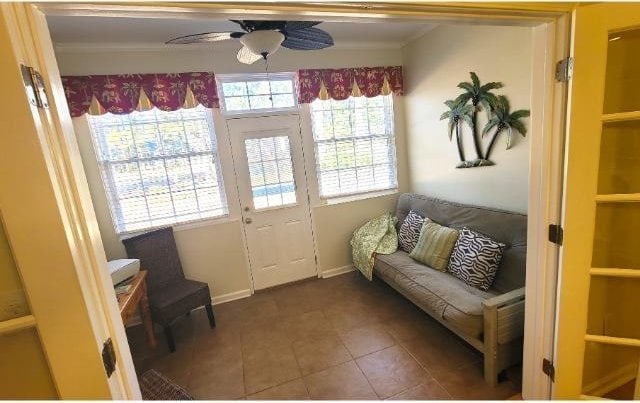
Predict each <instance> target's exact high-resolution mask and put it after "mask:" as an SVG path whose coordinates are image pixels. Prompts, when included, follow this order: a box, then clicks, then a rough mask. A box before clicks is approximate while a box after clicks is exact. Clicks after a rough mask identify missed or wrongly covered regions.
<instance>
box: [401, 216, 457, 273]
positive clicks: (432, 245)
mask: <svg viewBox="0 0 640 403" xmlns="http://www.w3.org/2000/svg"><path fill="white" fill-rule="evenodd" d="M456 240H458V230H455V229H453V228H449V227H444V226H442V225H440V224H436V223H435V222H433V221H431V220H430V219H428V218H427V219H425V221H424V224H423V225H422V229H421V230H420V237H419V238H418V243H417V244H416V247H415V248H413V250H412V251H411V253H410V254H409V256H411V257H412V258H413V259H415V260H417V261H418V262H421V263H424V264H426V265H427V266H429V267H431V268H434V269H436V270H440V271H446V270H447V266H448V264H449V257H450V256H451V251H453V247H454V246H455V244H456Z"/></svg>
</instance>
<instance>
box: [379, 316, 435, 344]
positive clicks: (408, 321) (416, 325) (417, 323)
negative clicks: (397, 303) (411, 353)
mask: <svg viewBox="0 0 640 403" xmlns="http://www.w3.org/2000/svg"><path fill="white" fill-rule="evenodd" d="M382 323H383V324H384V327H385V329H386V330H387V332H389V334H391V335H392V336H393V337H394V338H395V339H396V340H397V341H405V340H410V339H414V338H417V337H422V338H431V337H434V336H438V335H443V334H445V333H444V332H446V331H447V330H446V329H445V328H444V327H443V326H442V325H441V324H439V323H437V322H435V321H431V320H430V319H428V318H426V317H424V316H420V317H413V318H409V317H404V316H401V317H397V318H395V319H391V320H388V321H386V322H382Z"/></svg>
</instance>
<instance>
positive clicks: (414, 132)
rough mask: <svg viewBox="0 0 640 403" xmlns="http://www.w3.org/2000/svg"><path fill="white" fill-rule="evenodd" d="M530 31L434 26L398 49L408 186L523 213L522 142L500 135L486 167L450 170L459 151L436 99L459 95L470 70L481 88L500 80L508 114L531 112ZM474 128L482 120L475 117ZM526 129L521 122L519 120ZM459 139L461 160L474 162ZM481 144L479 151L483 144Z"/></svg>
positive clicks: (525, 151) (467, 139)
mask: <svg viewBox="0 0 640 403" xmlns="http://www.w3.org/2000/svg"><path fill="white" fill-rule="evenodd" d="M532 38H533V37H532V30H531V28H526V27H486V26H460V25H440V26H438V27H436V28H435V29H433V30H431V31H429V32H427V33H426V34H425V35H424V36H422V37H421V38H418V39H416V40H414V41H412V42H410V43H409V44H408V45H407V46H405V47H404V48H403V50H402V59H403V66H404V72H405V94H406V96H405V100H404V101H405V105H406V115H405V124H406V131H407V141H408V144H409V147H408V150H409V151H408V158H409V175H410V183H411V185H410V187H411V190H412V191H413V192H416V193H421V194H426V195H430V196H435V197H439V198H442V199H445V200H451V201H458V202H463V203H472V204H476V205H482V206H490V207H498V208H503V209H507V210H512V211H517V212H523V213H526V212H527V197H528V196H527V195H528V187H529V184H528V175H529V138H528V137H527V138H522V137H521V136H520V135H515V136H516V137H517V138H515V139H514V144H513V147H512V149H511V150H505V145H506V142H505V137H502V138H500V139H499V140H498V142H497V144H496V145H495V146H494V150H493V152H492V155H491V159H492V160H493V161H494V162H495V163H496V165H495V166H492V167H482V168H471V169H456V168H455V167H456V165H457V163H458V154H457V148H456V144H455V139H454V141H453V142H450V141H449V137H448V135H447V122H446V121H440V120H439V119H440V115H441V114H442V113H443V112H445V111H446V106H445V105H444V104H443V102H444V101H445V100H447V99H453V98H455V97H456V96H458V94H460V92H461V90H460V89H459V88H457V87H456V86H457V84H458V83H459V82H461V81H470V78H469V72H470V71H475V72H476V73H477V74H478V76H479V77H480V80H481V82H482V83H485V82H489V81H501V82H502V83H503V84H504V86H505V87H504V88H502V89H500V90H498V91H497V93H499V94H505V95H506V96H507V97H508V99H509V101H510V102H511V107H512V110H516V109H530V96H531V66H532ZM478 116H479V119H478V120H479V124H480V127H483V126H484V124H485V122H486V117H485V116H486V115H485V114H484V112H481V113H479V115H478ZM525 122H526V123H527V124H528V120H526V121H525ZM465 130H466V131H465V133H464V136H463V139H464V140H463V141H464V146H465V147H464V149H465V156H466V158H467V160H470V159H475V158H476V156H475V155H476V154H475V151H474V148H473V141H472V136H471V131H470V129H468V128H466V129H465ZM488 140H490V139H485V142H484V144H483V145H484V147H485V148H486V146H487V145H488Z"/></svg>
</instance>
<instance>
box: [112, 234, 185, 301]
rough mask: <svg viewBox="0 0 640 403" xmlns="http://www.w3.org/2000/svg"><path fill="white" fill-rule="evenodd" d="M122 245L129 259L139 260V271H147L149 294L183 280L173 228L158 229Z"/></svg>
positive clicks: (124, 241) (124, 240)
mask: <svg viewBox="0 0 640 403" xmlns="http://www.w3.org/2000/svg"><path fill="white" fill-rule="evenodd" d="M122 243H123V244H124V247H125V249H126V251H127V256H128V257H129V258H130V259H140V269H142V270H147V288H148V292H149V294H153V293H154V292H155V291H156V290H158V289H160V288H163V287H165V286H167V285H169V284H172V283H175V282H176V281H180V280H183V279H184V272H183V271H182V264H181V263H180V256H179V255H178V248H177V247H176V240H175V238H174V236H173V228H171V227H168V228H160V229H157V230H154V231H150V232H147V233H144V234H141V235H136V236H134V237H131V238H127V239H123V240H122Z"/></svg>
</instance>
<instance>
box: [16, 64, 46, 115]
mask: <svg viewBox="0 0 640 403" xmlns="http://www.w3.org/2000/svg"><path fill="white" fill-rule="evenodd" d="M20 70H21V71H22V81H24V88H25V89H26V90H27V98H28V99H29V103H30V104H31V105H33V106H37V107H38V108H43V109H47V108H49V101H48V100H47V90H46V87H45V86H44V80H43V79H42V75H41V74H40V73H39V72H38V71H36V70H35V69H34V68H33V67H29V66H25V65H24V64H21V65H20Z"/></svg>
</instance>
